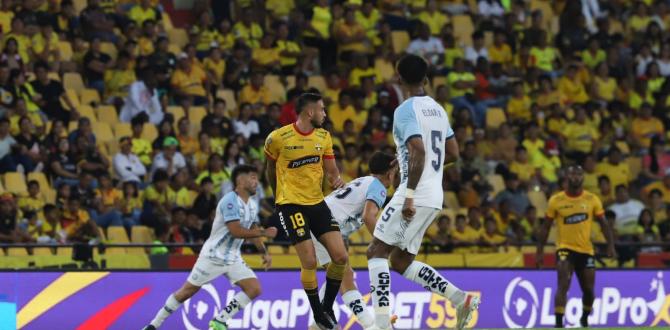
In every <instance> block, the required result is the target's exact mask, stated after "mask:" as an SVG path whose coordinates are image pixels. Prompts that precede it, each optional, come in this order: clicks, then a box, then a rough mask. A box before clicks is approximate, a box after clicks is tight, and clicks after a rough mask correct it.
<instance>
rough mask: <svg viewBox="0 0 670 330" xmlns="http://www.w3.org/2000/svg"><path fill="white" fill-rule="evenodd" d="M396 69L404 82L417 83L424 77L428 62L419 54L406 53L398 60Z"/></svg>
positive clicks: (421, 81)
mask: <svg viewBox="0 0 670 330" xmlns="http://www.w3.org/2000/svg"><path fill="white" fill-rule="evenodd" d="M397 71H398V74H399V75H400V78H402V80H403V81H404V82H405V83H407V84H409V85H419V84H421V83H423V81H424V79H425V78H426V74H427V73H428V63H426V60H424V59H423V57H421V56H418V55H412V54H410V55H406V56H404V57H403V58H401V59H400V61H398V66H397Z"/></svg>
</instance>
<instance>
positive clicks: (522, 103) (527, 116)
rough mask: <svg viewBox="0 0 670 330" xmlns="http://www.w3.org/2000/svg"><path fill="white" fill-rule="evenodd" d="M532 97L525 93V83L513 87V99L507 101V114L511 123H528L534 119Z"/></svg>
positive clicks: (517, 83)
mask: <svg viewBox="0 0 670 330" xmlns="http://www.w3.org/2000/svg"><path fill="white" fill-rule="evenodd" d="M530 107H531V101H530V97H528V95H526V93H524V91H523V83H522V82H516V83H514V85H513V86H512V98H510V99H509V101H507V114H508V116H509V119H510V120H511V121H521V122H528V121H530V120H531V118H532V114H531V112H530Z"/></svg>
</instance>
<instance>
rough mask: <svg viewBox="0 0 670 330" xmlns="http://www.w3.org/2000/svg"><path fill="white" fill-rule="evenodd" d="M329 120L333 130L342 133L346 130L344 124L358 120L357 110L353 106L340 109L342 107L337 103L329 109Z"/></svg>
mask: <svg viewBox="0 0 670 330" xmlns="http://www.w3.org/2000/svg"><path fill="white" fill-rule="evenodd" d="M328 118H330V121H331V122H332V123H333V130H335V132H342V130H343V129H344V122H345V121H347V119H351V120H352V121H353V120H354V119H355V118H356V110H354V107H353V106H347V107H346V108H344V109H342V108H340V105H339V104H337V103H335V104H333V105H331V106H330V108H329V109H328Z"/></svg>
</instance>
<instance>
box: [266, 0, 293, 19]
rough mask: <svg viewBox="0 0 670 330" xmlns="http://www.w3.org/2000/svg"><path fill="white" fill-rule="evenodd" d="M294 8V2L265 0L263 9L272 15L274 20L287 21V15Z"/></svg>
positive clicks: (288, 0) (291, 0) (290, 0)
mask: <svg viewBox="0 0 670 330" xmlns="http://www.w3.org/2000/svg"><path fill="white" fill-rule="evenodd" d="M293 8H295V1H294V0H267V1H265V9H266V10H267V11H268V12H269V13H270V15H272V18H273V19H274V20H278V21H288V18H289V14H290V13H291V11H292V10H293Z"/></svg>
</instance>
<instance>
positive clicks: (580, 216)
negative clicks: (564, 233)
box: [564, 213, 589, 225]
mask: <svg viewBox="0 0 670 330" xmlns="http://www.w3.org/2000/svg"><path fill="white" fill-rule="evenodd" d="M588 218H589V216H588V214H586V213H577V214H573V215H571V216H567V217H565V221H564V222H565V224H566V225H573V224H576V223H580V222H583V221H586V219H588Z"/></svg>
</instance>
